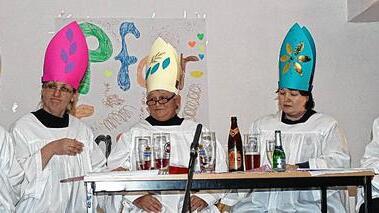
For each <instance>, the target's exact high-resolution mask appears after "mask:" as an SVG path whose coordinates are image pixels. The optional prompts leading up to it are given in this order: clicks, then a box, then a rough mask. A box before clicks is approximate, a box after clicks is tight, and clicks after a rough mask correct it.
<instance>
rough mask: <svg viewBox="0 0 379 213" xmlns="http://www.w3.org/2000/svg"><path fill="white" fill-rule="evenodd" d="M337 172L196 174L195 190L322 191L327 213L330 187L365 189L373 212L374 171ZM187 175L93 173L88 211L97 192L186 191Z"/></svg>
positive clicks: (89, 181)
mask: <svg viewBox="0 0 379 213" xmlns="http://www.w3.org/2000/svg"><path fill="white" fill-rule="evenodd" d="M340 172H341V171H339V170H336V171H335V173H334V172H333V171H328V172H327V173H326V174H321V175H317V176H312V175H311V173H310V172H308V171H291V172H264V173H263V172H262V173H261V172H241V173H218V174H194V177H193V183H192V190H206V189H220V190H221V189H259V188H290V189H291V190H295V189H301V190H304V189H310V190H311V189H315V188H318V189H320V190H321V212H327V196H326V190H327V188H328V187H334V186H363V188H364V194H365V196H364V201H365V212H371V202H372V192H371V179H372V178H373V176H374V175H375V173H374V172H373V171H372V170H344V171H343V172H344V173H340ZM186 181H187V175H154V176H151V175H146V174H134V175H133V176H131V175H130V174H128V172H112V173H92V174H89V175H87V176H85V177H84V182H85V184H86V189H87V208H88V212H95V209H96V208H94V206H93V196H94V195H95V194H97V193H100V192H101V193H108V194H111V193H119V192H137V191H170V190H183V191H184V189H185V185H186Z"/></svg>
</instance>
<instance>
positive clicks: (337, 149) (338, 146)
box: [309, 121, 350, 169]
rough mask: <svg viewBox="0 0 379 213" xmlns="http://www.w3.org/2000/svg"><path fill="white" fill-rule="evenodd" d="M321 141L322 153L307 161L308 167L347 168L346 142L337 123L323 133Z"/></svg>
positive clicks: (348, 164) (333, 123) (347, 152)
mask: <svg viewBox="0 0 379 213" xmlns="http://www.w3.org/2000/svg"><path fill="white" fill-rule="evenodd" d="M323 134H325V135H324V140H323V141H321V146H322V149H321V150H322V153H321V155H320V156H319V157H317V158H312V159H309V167H310V168H311V169H313V168H349V167H350V154H349V151H348V146H347V141H346V138H345V136H344V135H343V133H342V132H341V130H340V129H339V127H338V125H337V122H336V121H334V122H332V123H331V124H330V125H329V126H328V128H327V131H325V132H324V133H323Z"/></svg>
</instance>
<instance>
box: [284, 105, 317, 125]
mask: <svg viewBox="0 0 379 213" xmlns="http://www.w3.org/2000/svg"><path fill="white" fill-rule="evenodd" d="M315 113H316V111H314V110H313V109H310V110H307V111H306V112H305V113H304V115H303V116H302V117H301V118H300V119H298V120H296V121H292V120H289V119H287V118H286V117H285V114H284V113H282V119H281V121H282V122H283V123H285V124H290V125H293V124H299V123H305V122H306V121H307V120H308V119H309V118H310V117H311V116H312V115H313V114H315Z"/></svg>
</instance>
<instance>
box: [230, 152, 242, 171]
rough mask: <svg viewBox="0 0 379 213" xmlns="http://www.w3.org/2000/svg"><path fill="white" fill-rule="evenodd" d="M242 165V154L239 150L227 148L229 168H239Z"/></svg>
mask: <svg viewBox="0 0 379 213" xmlns="http://www.w3.org/2000/svg"><path fill="white" fill-rule="evenodd" d="M241 166H242V155H241V152H239V151H236V150H234V149H231V150H229V168H230V169H235V170H237V169H239V168H240V167H241Z"/></svg>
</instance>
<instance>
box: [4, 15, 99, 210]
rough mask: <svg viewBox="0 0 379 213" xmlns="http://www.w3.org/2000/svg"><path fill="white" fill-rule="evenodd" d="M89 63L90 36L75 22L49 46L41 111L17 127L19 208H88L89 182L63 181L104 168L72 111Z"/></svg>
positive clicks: (86, 130)
mask: <svg viewBox="0 0 379 213" xmlns="http://www.w3.org/2000/svg"><path fill="white" fill-rule="evenodd" d="M87 64H88V48H87V44H86V40H85V37H84V35H83V33H82V31H81V29H80V27H79V25H78V24H77V23H76V22H72V23H70V24H68V25H67V26H65V27H64V28H62V29H61V30H60V31H59V32H58V33H57V34H56V35H55V36H54V37H53V39H52V40H51V41H50V43H49V45H48V47H47V50H46V53H45V61H44V69H43V76H42V90H41V109H39V110H37V111H35V112H32V113H29V114H27V115H25V116H23V117H22V118H20V119H19V120H18V121H16V122H15V124H14V126H13V128H12V132H11V133H12V135H13V137H14V142H15V150H16V158H17V161H18V162H19V163H20V165H21V166H22V168H23V169H24V171H25V180H24V182H23V183H22V187H21V190H22V197H21V200H20V201H19V203H18V204H17V206H16V211H17V212H85V211H86V196H85V192H86V190H85V187H84V183H83V182H82V181H76V182H69V183H60V181H61V180H62V179H66V178H70V177H77V176H83V175H85V174H87V173H88V172H94V171H100V170H101V169H102V168H103V167H104V166H105V157H104V155H103V154H102V152H101V150H100V149H99V147H98V146H97V145H96V144H95V142H94V136H93V134H92V132H91V130H90V129H89V128H88V127H87V126H86V125H85V124H84V123H82V122H81V121H80V120H79V119H77V118H75V117H73V116H72V115H71V113H72V112H73V110H74V106H75V103H76V101H77V99H78V93H77V89H78V87H79V84H80V81H81V79H82V78H83V76H84V73H85V71H86V69H87Z"/></svg>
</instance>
